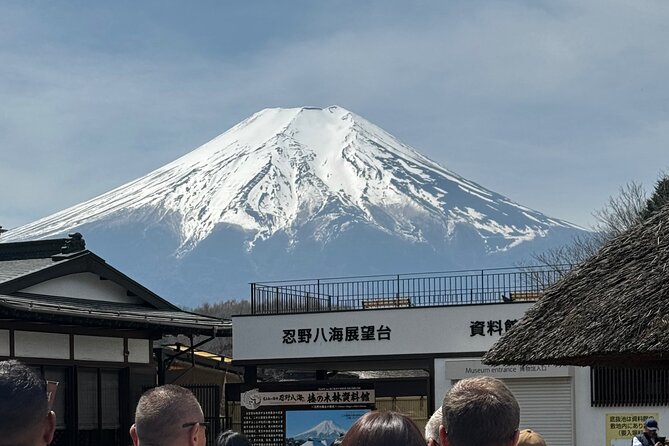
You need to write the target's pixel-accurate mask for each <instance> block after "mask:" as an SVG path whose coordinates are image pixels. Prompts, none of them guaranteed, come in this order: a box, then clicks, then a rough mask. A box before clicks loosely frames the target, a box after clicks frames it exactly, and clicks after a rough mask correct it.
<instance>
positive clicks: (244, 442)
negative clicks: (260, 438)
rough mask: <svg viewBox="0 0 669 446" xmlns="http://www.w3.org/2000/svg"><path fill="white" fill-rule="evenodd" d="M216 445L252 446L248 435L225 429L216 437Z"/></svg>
mask: <svg viewBox="0 0 669 446" xmlns="http://www.w3.org/2000/svg"><path fill="white" fill-rule="evenodd" d="M216 446H252V445H251V442H250V441H249V439H248V438H246V435H244V434H240V433H239V432H235V431H225V432H221V434H220V435H219V436H218V438H217V439H216Z"/></svg>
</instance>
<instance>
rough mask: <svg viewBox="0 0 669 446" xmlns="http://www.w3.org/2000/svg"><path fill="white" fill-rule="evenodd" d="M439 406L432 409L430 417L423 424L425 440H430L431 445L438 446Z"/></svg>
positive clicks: (428, 441) (440, 418)
mask: <svg viewBox="0 0 669 446" xmlns="http://www.w3.org/2000/svg"><path fill="white" fill-rule="evenodd" d="M441 420H442V416H441V407H440V408H439V409H437V410H435V411H434V413H433V414H432V416H431V417H430V419H429V420H428V421H427V424H426V425H425V441H426V442H427V443H428V444H429V443H430V440H432V442H433V443H432V444H431V446H439V426H441V423H442V421H441Z"/></svg>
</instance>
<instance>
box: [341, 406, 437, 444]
mask: <svg viewBox="0 0 669 446" xmlns="http://www.w3.org/2000/svg"><path fill="white" fill-rule="evenodd" d="M341 446H425V439H424V438H423V435H422V434H421V432H420V430H419V429H418V427H417V426H416V424H415V423H414V422H413V421H411V419H410V418H409V417H407V416H404V415H402V414H399V413H397V412H390V411H373V412H367V413H366V414H364V415H363V416H361V417H360V418H359V419H358V420H357V421H356V422H355V423H353V425H352V426H351V427H350V428H349V430H348V431H347V432H346V435H344V439H343V440H342V443H341Z"/></svg>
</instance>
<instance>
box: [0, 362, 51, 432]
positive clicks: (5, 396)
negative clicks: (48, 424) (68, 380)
mask: <svg viewBox="0 0 669 446" xmlns="http://www.w3.org/2000/svg"><path fill="white" fill-rule="evenodd" d="M48 407H49V406H48V398H47V393H46V381H45V380H44V379H43V378H42V377H40V376H39V375H37V374H36V373H35V372H33V370H32V369H31V368H30V367H28V366H26V365H25V364H22V363H20V362H19V361H15V360H9V361H0V432H2V433H3V436H7V437H9V438H11V437H13V436H15V435H18V434H20V433H22V432H25V431H26V430H27V429H31V428H33V427H34V426H35V425H36V424H37V423H38V422H39V421H40V420H42V419H43V418H44V417H46V415H47V413H48V411H49V408H48Z"/></svg>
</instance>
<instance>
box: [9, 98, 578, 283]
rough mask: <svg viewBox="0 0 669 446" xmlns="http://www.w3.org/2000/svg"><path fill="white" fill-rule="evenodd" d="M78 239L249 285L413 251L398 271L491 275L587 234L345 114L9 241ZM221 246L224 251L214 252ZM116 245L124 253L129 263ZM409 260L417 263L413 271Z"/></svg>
mask: <svg viewBox="0 0 669 446" xmlns="http://www.w3.org/2000/svg"><path fill="white" fill-rule="evenodd" d="M75 229H76V230H78V231H80V232H83V233H84V235H85V236H86V238H87V240H88V241H89V242H95V243H99V241H101V242H102V246H103V249H102V252H101V253H102V254H104V253H105V252H107V253H110V255H111V256H112V259H117V258H118V259H122V261H123V264H127V263H128V259H127V252H133V253H135V254H136V255H139V256H145V257H146V256H148V257H152V256H153V255H154V253H153V252H152V251H148V249H149V248H148V247H151V248H150V249H152V250H154V251H155V252H160V253H161V255H162V256H163V257H165V258H164V259H163V258H156V259H155V260H154V261H155V262H158V263H159V264H160V265H163V264H164V265H165V267H166V268H167V269H168V270H169V271H171V272H172V273H173V274H181V273H182V272H183V271H182V270H183V269H184V268H186V267H183V266H180V262H185V263H184V264H186V263H188V262H194V261H196V260H197V261H200V262H201V261H205V262H210V263H212V264H217V265H228V266H229V265H232V266H233V269H235V268H236V269H237V270H240V269H242V268H246V269H248V270H249V271H250V272H249V271H246V273H243V272H242V276H241V277H244V278H246V279H247V281H251V280H248V279H252V278H254V277H258V276H260V275H262V274H266V275H268V276H269V275H275V274H276V275H279V277H280V276H281V275H282V274H288V273H290V272H291V271H292V270H290V269H286V268H287V266H286V265H276V262H275V260H273V258H274V257H278V258H281V257H286V258H290V259H292V260H293V261H294V262H293V263H294V266H295V267H296V268H297V267H298V266H299V265H302V263H301V262H303V260H302V259H301V257H304V256H315V258H318V259H320V260H319V262H322V263H323V268H322V269H323V270H324V271H327V272H330V271H331V268H332V265H333V264H338V263H341V262H346V263H347V265H348V266H349V268H348V269H346V268H342V269H341V271H342V272H343V273H345V275H361V274H367V273H377V272H379V271H377V270H374V268H375V267H378V268H380V267H381V266H382V265H385V264H386V262H387V259H385V258H382V256H383V251H384V250H386V251H388V252H391V251H392V252H395V251H396V252H397V253H404V252H406V251H407V250H409V251H410V252H409V253H408V255H406V257H407V259H406V261H405V260H399V259H398V261H397V269H396V270H395V271H390V272H396V271H397V270H402V269H405V268H404V267H403V266H402V265H403V264H407V265H422V264H428V267H427V269H429V270H435V269H439V268H440V267H441V265H444V266H447V267H448V266H451V265H452V266H454V267H455V269H462V267H469V266H475V267H479V265H482V266H485V265H486V264H490V263H492V264H495V262H496V261H499V258H500V256H499V255H501V254H504V253H512V254H513V255H510V256H509V259H510V260H511V259H514V258H518V257H519V256H522V255H526V254H527V252H528V250H529V249H530V245H536V246H539V245H546V246H550V245H554V244H557V243H558V242H559V243H560V244H561V243H563V242H564V241H565V240H566V239H567V238H568V237H569V236H572V235H574V234H576V233H579V232H581V231H582V230H583V229H582V228H579V227H578V226H577V225H574V224H571V223H569V222H566V221H564V220H560V219H556V218H552V217H548V216H546V215H544V214H542V213H541V212H539V211H536V210H533V209H530V208H528V207H526V206H522V205H520V204H518V203H515V202H514V201H512V200H511V199H509V198H507V197H505V196H503V195H501V194H499V193H496V192H493V191H491V190H489V189H486V188H485V187H483V186H481V185H479V184H477V183H475V182H473V181H470V180H467V179H466V178H464V177H462V176H460V175H458V174H456V173H454V172H451V171H450V170H448V169H446V168H445V167H443V166H441V165H439V164H438V163H436V162H434V161H432V160H430V159H429V158H427V157H425V156H424V155H422V154H420V153H419V152H418V151H417V150H415V149H413V148H412V147H411V146H409V145H407V144H404V143H403V142H401V141H400V140H398V139H397V138H395V137H394V136H392V135H391V134H390V133H388V132H386V131H385V130H383V129H381V128H379V127H378V126H376V125H374V124H372V123H370V122H369V121H367V120H365V119H364V118H362V117H360V116H358V115H356V114H354V113H352V112H350V111H348V110H346V109H344V108H342V107H339V106H330V107H327V108H323V109H319V108H314V107H301V108H293V109H280V108H279V109H276V108H274V109H264V110H261V111H259V112H257V113H255V114H253V115H252V116H250V117H249V118H247V119H245V120H243V121H242V122H240V123H239V124H237V125H235V126H233V127H232V128H230V129H229V130H227V131H226V132H224V133H222V134H221V135H219V136H217V137H215V138H214V139H212V140H211V141H209V142H207V143H205V144H203V145H201V146H200V147H198V148H196V149H195V150H193V151H191V152H189V153H186V154H185V155H183V156H181V157H179V158H177V159H176V160H174V161H172V162H170V163H168V164H166V165H164V166H162V167H160V168H158V169H155V170H153V171H152V172H149V173H148V174H146V175H144V176H142V177H140V178H138V179H136V180H133V181H130V182H128V183H126V184H124V185H121V186H119V187H117V188H115V189H112V190H111V191H109V192H106V193H103V194H101V195H99V196H97V197H94V198H92V199H90V200H87V201H85V202H83V203H80V204H78V205H75V206H72V207H70V208H67V209H65V210H63V211H60V212H57V213H55V214H52V215H50V216H47V217H45V218H42V219H40V220H37V221H35V222H32V223H29V224H27V225H23V226H20V227H18V228H14V229H10V230H9V231H8V232H6V233H4V234H2V235H0V241H17V240H22V239H35V238H47V237H53V236H60V235H62V234H64V233H67V232H70V231H72V230H75ZM112 238H115V239H116V240H113V239H112ZM118 239H128V242H127V244H124V243H121V242H119V240H118ZM558 239H559V240H558ZM132 240H135V242H132ZM215 240H218V241H216V242H215ZM133 243H134V244H133ZM216 243H218V244H219V246H218V247H217V248H216V249H212V251H213V252H216V251H218V254H211V253H209V252H210V249H211V248H210V247H209V246H210V245H211V244H216ZM344 243H348V244H349V245H348V248H349V250H355V249H358V247H352V246H351V245H350V244H361V247H360V249H362V251H361V255H362V256H363V257H365V258H366V259H367V260H366V261H367V262H372V264H371V265H366V264H365V263H360V264H359V265H358V266H356V260H351V259H349V258H347V256H345V254H344V253H345V252H346V247H345V246H339V245H338V244H344ZM113 245H119V246H125V250H126V254H125V255H124V252H122V251H121V250H120V249H119V248H118V247H117V246H113ZM134 245H137V246H134ZM365 246H367V248H365ZM519 248H522V249H519ZM93 249H96V250H97V248H96V247H95V246H94V245H93ZM458 250H460V251H462V252H458ZM368 251H369V252H368ZM373 251H379V254H378V255H377V257H375V255H376V254H374V253H373ZM464 251H467V253H466V254H465V253H464ZM205 252H207V253H209V254H207V255H204V254H203V253H205ZM419 252H420V253H419ZM523 252H524V253H525V254H523ZM335 254H336V255H335ZM221 255H223V256H231V258H232V257H234V258H235V259H237V260H234V259H233V260H230V259H227V258H217V256H221ZM333 256H334V257H333ZM477 256H478V257H477ZM486 256H487V257H488V258H486ZM491 256H492V257H491ZM495 256H497V257H495ZM261 257H262V258H261ZM266 257H268V258H266ZM297 257H300V259H296V258H297ZM409 257H411V258H415V259H416V261H414V262H412V263H408V260H409ZM466 259H471V260H469V261H467V260H466ZM477 259H478V260H477ZM496 259H497V260H496ZM229 260H230V261H229ZM361 261H362V260H361ZM511 261H513V260H511ZM429 262H439V265H431V264H429ZM312 263H313V262H312ZM471 263H476V265H471ZM303 266H304V269H299V270H297V271H296V272H301V274H299V275H301V276H303V277H304V276H305V275H308V274H312V273H314V274H317V275H319V274H320V275H322V274H321V273H320V271H321V270H319V269H317V268H314V267H313V265H312V264H311V263H305V264H304V265H303ZM435 266H436V267H435ZM504 266H508V264H507V265H504ZM358 267H360V268H358ZM201 268H205V269H206V268H208V267H207V266H206V265H205V266H202V267H201ZM356 268H358V269H356ZM186 269H189V270H190V269H191V268H190V267H188V268H186ZM195 269H198V268H195ZM406 269H410V270H412V271H414V270H415V269H414V268H406ZM138 270H141V268H140V266H139V265H134V266H133V267H131V268H130V271H138ZM383 272H388V271H383ZM151 274H153V273H147V272H144V271H142V273H141V274H140V277H141V276H144V277H147V276H151ZM207 274H211V273H207ZM326 275H331V274H326ZM155 276H156V277H158V276H159V274H157V273H156V274H155ZM151 277H153V276H151ZM284 278H285V276H284ZM154 279H155V278H153V279H152V280H154ZM174 280H176V279H174ZM178 281H182V279H178ZM210 282H211V281H210Z"/></svg>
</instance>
